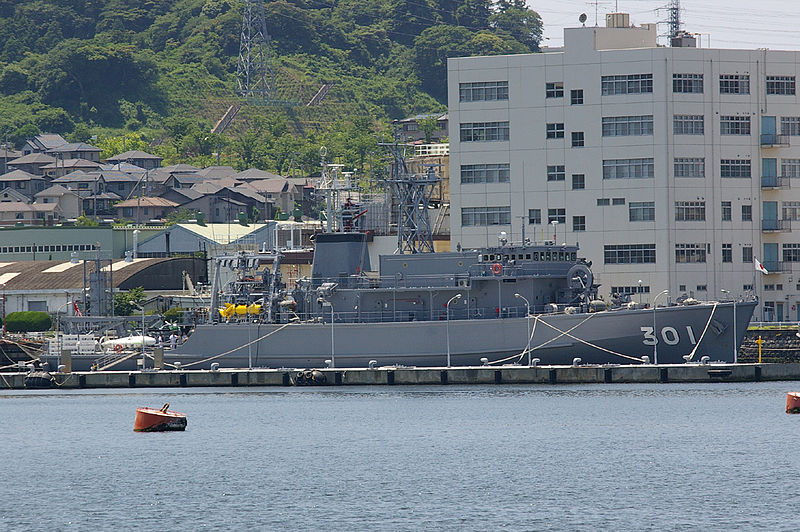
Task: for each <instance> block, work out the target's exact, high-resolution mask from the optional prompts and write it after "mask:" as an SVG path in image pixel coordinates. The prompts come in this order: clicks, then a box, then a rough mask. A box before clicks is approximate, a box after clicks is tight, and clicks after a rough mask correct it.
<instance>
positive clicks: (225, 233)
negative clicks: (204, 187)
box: [177, 223, 267, 244]
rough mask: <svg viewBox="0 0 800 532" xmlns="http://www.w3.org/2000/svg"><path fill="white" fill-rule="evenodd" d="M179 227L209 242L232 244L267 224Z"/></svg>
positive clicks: (181, 225) (188, 225) (182, 225)
mask: <svg viewBox="0 0 800 532" xmlns="http://www.w3.org/2000/svg"><path fill="white" fill-rule="evenodd" d="M177 225H178V226H179V227H182V228H184V229H186V230H187V231H191V232H192V233H195V234H196V235H198V236H201V237H203V238H205V239H207V240H213V241H214V242H216V243H218V244H230V243H231V242H235V241H236V240H239V239H240V238H242V237H244V236H247V235H249V234H250V233H253V232H255V231H258V230H259V229H262V228H264V227H266V226H267V224H249V225H240V224H233V223H232V224H206V225H198V224H177Z"/></svg>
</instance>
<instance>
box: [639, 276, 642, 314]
mask: <svg viewBox="0 0 800 532" xmlns="http://www.w3.org/2000/svg"><path fill="white" fill-rule="evenodd" d="M639 306H640V307H641V306H642V280H641V279H639Z"/></svg>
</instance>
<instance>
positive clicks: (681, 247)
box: [675, 244, 708, 264]
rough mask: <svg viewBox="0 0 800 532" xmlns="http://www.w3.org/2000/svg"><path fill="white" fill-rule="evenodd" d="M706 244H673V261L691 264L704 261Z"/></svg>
mask: <svg viewBox="0 0 800 532" xmlns="http://www.w3.org/2000/svg"><path fill="white" fill-rule="evenodd" d="M707 247H708V245H707V244H675V262H676V263H677V264H693V263H698V262H705V261H706V248H707Z"/></svg>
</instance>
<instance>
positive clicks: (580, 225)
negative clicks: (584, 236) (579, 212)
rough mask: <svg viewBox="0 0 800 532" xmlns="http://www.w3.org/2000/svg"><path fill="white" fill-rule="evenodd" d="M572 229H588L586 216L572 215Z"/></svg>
mask: <svg viewBox="0 0 800 532" xmlns="http://www.w3.org/2000/svg"><path fill="white" fill-rule="evenodd" d="M572 230H573V231H586V216H573V217H572Z"/></svg>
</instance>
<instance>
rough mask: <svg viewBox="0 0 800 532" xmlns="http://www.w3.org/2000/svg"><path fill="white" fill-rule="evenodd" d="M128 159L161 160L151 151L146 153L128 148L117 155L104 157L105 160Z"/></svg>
mask: <svg viewBox="0 0 800 532" xmlns="http://www.w3.org/2000/svg"><path fill="white" fill-rule="evenodd" d="M128 159H158V160H159V161H160V160H161V157H159V156H158V155H153V154H152V153H147V152H144V151H140V150H129V151H126V152H125V153H120V154H119V155H115V156H113V157H109V158H108V159H106V160H107V161H127V160H128Z"/></svg>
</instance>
